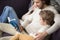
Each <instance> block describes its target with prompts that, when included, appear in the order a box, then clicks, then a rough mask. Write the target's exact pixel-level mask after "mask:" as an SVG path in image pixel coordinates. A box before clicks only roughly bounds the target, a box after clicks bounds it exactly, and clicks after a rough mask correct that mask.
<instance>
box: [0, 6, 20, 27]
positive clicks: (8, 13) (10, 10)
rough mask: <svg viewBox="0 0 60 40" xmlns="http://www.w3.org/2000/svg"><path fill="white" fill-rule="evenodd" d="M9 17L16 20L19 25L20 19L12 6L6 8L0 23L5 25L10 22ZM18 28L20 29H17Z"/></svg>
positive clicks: (0, 17)
mask: <svg viewBox="0 0 60 40" xmlns="http://www.w3.org/2000/svg"><path fill="white" fill-rule="evenodd" d="M8 17H9V18H10V19H11V20H12V19H16V20H15V21H14V22H15V23H16V24H17V25H19V19H18V17H17V15H16V12H15V11H14V9H13V8H12V7H10V6H6V7H4V9H3V12H2V14H1V16H0V23H5V22H7V20H8ZM17 28H18V27H17Z"/></svg>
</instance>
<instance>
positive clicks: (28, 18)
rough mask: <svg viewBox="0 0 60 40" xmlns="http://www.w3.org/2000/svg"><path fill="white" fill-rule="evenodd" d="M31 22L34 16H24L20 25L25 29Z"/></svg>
mask: <svg viewBox="0 0 60 40" xmlns="http://www.w3.org/2000/svg"><path fill="white" fill-rule="evenodd" d="M31 22H32V16H31V15H24V18H23V20H20V23H21V25H22V26H23V27H26V26H27V25H28V24H30V23H31Z"/></svg>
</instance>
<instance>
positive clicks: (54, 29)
mask: <svg viewBox="0 0 60 40" xmlns="http://www.w3.org/2000/svg"><path fill="white" fill-rule="evenodd" d="M58 24H59V23H55V24H54V25H53V26H52V27H50V28H49V29H48V30H47V33H48V34H52V33H53V32H55V31H56V30H57V29H59V25H58Z"/></svg>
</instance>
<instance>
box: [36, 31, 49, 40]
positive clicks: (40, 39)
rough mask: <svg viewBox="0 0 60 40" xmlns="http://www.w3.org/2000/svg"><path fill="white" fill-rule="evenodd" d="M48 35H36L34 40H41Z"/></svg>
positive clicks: (45, 33)
mask: <svg viewBox="0 0 60 40" xmlns="http://www.w3.org/2000/svg"><path fill="white" fill-rule="evenodd" d="M47 35H48V33H47V32H43V33H37V34H36V38H35V40H43V39H44V38H45V37H46V36H47Z"/></svg>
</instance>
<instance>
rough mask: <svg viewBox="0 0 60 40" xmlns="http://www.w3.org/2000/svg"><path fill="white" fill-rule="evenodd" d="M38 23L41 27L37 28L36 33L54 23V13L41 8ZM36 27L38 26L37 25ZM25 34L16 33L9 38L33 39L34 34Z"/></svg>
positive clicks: (17, 39)
mask: <svg viewBox="0 0 60 40" xmlns="http://www.w3.org/2000/svg"><path fill="white" fill-rule="evenodd" d="M39 15H40V24H41V28H40V30H38V33H42V32H44V31H46V30H47V29H48V28H49V27H50V26H52V25H53V23H54V13H53V12H51V11H49V10H42V11H41V12H40V13H39ZM37 28H38V27H37ZM36 33H37V32H36ZM36 33H34V34H32V35H31V34H30V36H29V35H25V34H19V33H18V34H16V35H15V36H13V37H12V38H11V40H34V37H36V36H35V34H36Z"/></svg>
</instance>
